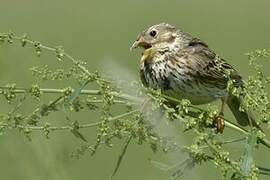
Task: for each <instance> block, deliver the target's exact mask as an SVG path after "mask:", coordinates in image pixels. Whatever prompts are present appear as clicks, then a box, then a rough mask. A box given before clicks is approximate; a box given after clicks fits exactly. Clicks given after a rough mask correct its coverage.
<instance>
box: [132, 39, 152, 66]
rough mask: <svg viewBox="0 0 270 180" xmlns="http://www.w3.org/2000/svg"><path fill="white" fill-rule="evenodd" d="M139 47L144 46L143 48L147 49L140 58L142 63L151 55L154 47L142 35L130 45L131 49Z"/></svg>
mask: <svg viewBox="0 0 270 180" xmlns="http://www.w3.org/2000/svg"><path fill="white" fill-rule="evenodd" d="M138 47H142V48H143V49H145V50H144V52H143V54H142V57H141V60H140V63H144V62H145V61H147V60H148V59H149V57H150V56H151V54H152V50H153V48H152V46H151V45H150V44H149V43H147V42H146V41H145V40H144V38H143V37H142V36H139V37H138V38H137V40H136V41H135V42H134V43H133V44H132V46H131V47H130V50H131V51H132V50H133V49H136V48H138Z"/></svg>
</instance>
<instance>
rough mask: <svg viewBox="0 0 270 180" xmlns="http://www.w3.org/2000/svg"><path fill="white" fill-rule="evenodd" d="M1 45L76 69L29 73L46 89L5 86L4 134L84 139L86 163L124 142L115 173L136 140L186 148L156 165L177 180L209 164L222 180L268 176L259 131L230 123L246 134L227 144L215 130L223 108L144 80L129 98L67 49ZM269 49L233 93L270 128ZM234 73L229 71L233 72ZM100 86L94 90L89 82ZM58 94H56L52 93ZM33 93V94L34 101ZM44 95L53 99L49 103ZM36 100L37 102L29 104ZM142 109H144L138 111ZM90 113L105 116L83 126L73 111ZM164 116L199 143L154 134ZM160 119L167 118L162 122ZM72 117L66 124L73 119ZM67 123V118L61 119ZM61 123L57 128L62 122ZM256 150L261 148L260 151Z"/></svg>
mask: <svg viewBox="0 0 270 180" xmlns="http://www.w3.org/2000/svg"><path fill="white" fill-rule="evenodd" d="M0 42H1V43H2V45H5V43H7V44H13V43H14V42H19V43H21V45H22V47H32V48H33V49H34V51H35V53H36V54H37V56H38V57H39V56H42V54H43V53H53V54H54V55H55V58H56V60H57V61H58V63H66V62H68V63H67V64H69V65H70V64H71V65H70V67H66V68H59V69H55V70H52V69H51V68H50V67H49V66H48V65H47V64H45V65H43V66H39V67H38V66H34V67H32V68H30V71H31V72H32V75H33V77H34V78H36V79H38V80H40V81H37V82H40V83H39V84H33V85H32V86H30V87H24V88H21V87H17V86H16V84H7V85H1V87H0V95H1V96H3V97H4V99H5V100H6V103H7V105H9V106H10V107H12V108H10V111H8V112H2V114H0V135H3V134H4V133H5V132H7V131H9V130H11V129H17V130H18V131H20V132H22V134H23V135H25V136H26V137H27V138H28V139H29V140H31V138H33V136H34V135H33V133H32V132H33V131H39V132H41V133H43V134H44V135H45V137H46V138H49V135H50V133H52V132H53V131H60V130H66V131H69V132H70V133H72V134H73V135H74V137H76V138H78V139H79V140H81V141H82V146H80V147H79V148H78V149H77V150H76V151H74V153H73V154H72V156H74V157H77V158H79V157H80V156H82V155H84V154H85V153H90V154H91V155H94V154H95V153H96V152H97V151H98V150H99V148H102V147H104V146H105V147H108V148H112V147H113V145H114V142H115V140H125V143H124V146H123V149H122V151H121V153H120V155H119V158H118V161H117V165H116V168H115V170H114V172H113V175H114V174H115V173H116V172H117V171H118V169H119V167H120V164H121V162H122V161H123V158H124V155H125V153H126V152H127V148H128V146H129V144H130V143H131V142H135V143H137V144H138V145H141V144H149V146H150V148H151V149H152V150H153V152H156V151H163V152H169V151H175V150H181V151H182V152H185V153H186V154H187V155H188V158H187V159H185V160H184V161H183V162H180V163H178V164H176V165H172V166H170V165H166V164H164V163H161V162H156V161H152V164H153V165H154V166H156V167H159V168H160V169H162V170H164V171H173V173H172V176H171V178H172V179H177V178H179V177H181V176H182V175H183V174H184V172H185V171H186V170H187V169H189V168H193V167H194V166H196V165H203V164H204V163H205V162H210V163H213V164H214V165H215V166H216V167H217V168H218V169H219V170H220V172H221V176H222V178H223V179H258V176H259V174H269V172H270V171H269V170H268V169H266V168H262V167H259V166H257V162H256V160H255V159H254V157H253V155H254V151H255V150H256V148H259V147H260V146H261V145H264V146H266V147H268V148H269V147H270V143H269V141H268V140H267V139H266V137H265V134H264V133H263V132H262V131H260V130H259V129H256V128H252V127H251V128H250V129H249V130H245V129H243V128H241V127H239V126H238V125H236V124H234V123H232V122H231V121H229V120H228V119H225V124H226V126H227V127H228V128H231V129H232V130H234V131H237V132H239V133H241V134H242V137H241V138H239V139H235V138H234V137H231V139H230V140H227V141H221V140H220V138H219V136H218V135H217V134H216V133H215V131H214V129H213V125H212V124H213V121H214V119H215V118H216V117H217V115H218V110H217V108H216V107H214V106H211V105H209V106H208V108H205V109H204V108H201V107H197V106H194V105H192V104H191V103H190V102H189V101H188V100H179V99H174V98H172V97H168V96H165V95H164V94H162V93H161V92H160V91H154V90H151V89H145V88H143V87H141V86H140V85H139V87H138V83H135V85H134V84H131V83H127V82H125V83H126V85H127V86H131V88H137V94H135V95H134V94H125V93H123V92H122V91H121V88H119V86H117V82H114V81H113V80H112V79H107V78H103V76H102V75H100V74H99V73H98V72H93V73H92V72H89V71H88V69H87V68H86V63H85V62H83V61H81V60H78V59H75V58H73V57H72V56H70V55H69V54H67V53H66V52H65V51H64V49H63V47H61V46H57V47H48V46H45V45H43V44H42V43H41V42H37V41H32V40H30V39H29V37H28V36H27V35H23V36H21V37H19V36H16V35H15V34H14V33H11V32H10V33H2V34H0ZM269 56H270V50H257V51H254V52H251V53H249V54H248V58H249V60H250V65H251V66H252V67H253V68H254V70H255V74H254V75H252V76H250V77H249V78H248V79H247V81H246V82H245V84H246V86H245V88H243V89H237V88H234V87H233V82H229V84H228V90H229V91H230V92H232V93H233V94H234V95H236V96H241V95H243V94H244V98H243V101H242V104H241V109H242V110H245V111H254V112H255V114H256V117H257V118H256V123H257V124H260V125H264V124H266V125H269V123H270V101H269V99H268V95H267V93H266V89H267V86H268V85H269V83H270V76H267V75H265V74H264V73H263V67H262V66H261V65H260V63H258V60H259V59H260V58H269ZM229 74H230V72H228V75H229ZM55 80H59V81H62V80H75V81H76V82H77V85H76V86H74V87H69V85H68V86H67V87H63V88H62V89H50V88H42V86H41V83H42V82H44V81H55ZM89 84H91V85H92V86H91V87H96V88H95V89H87V85H89ZM49 94H54V95H55V96H53V97H52V96H49ZM29 95H30V96H29ZM45 97H46V98H47V99H48V98H49V99H50V100H49V101H44V100H43V98H44V99H45ZM28 99H34V100H35V101H27V100H28ZM29 102H31V103H36V104H32V107H33V109H32V110H31V111H30V113H22V112H24V111H21V108H22V106H23V104H25V103H29ZM171 102H174V103H175V104H177V107H176V108H172V107H171V106H169V103H171ZM114 107H121V108H120V109H121V112H118V113H119V114H118V115H113V114H114V113H115V112H114V111H113V108H114ZM138 107H140V108H138ZM82 110H88V111H91V112H93V113H96V114H97V115H98V116H99V117H100V118H99V119H97V120H96V122H91V123H82V122H80V121H78V120H74V119H72V118H71V116H70V114H71V113H80V112H81V111H82ZM55 112H62V113H63V114H64V117H63V119H64V120H65V121H64V123H65V125H63V126H59V125H58V126H57V125H53V124H51V123H49V122H46V121H45V119H46V118H48V117H50V116H51V115H52V114H53V113H55ZM158 112H162V113H161V116H164V117H166V119H168V120H169V121H168V123H174V121H180V122H182V124H183V129H184V132H186V131H192V132H193V134H194V137H193V142H192V143H191V144H186V145H185V146H183V147H181V146H179V145H178V144H177V142H174V140H172V139H170V138H168V137H163V136H160V135H159V134H158V133H157V132H156V131H155V130H154V129H155V123H154V122H151V121H150V119H155V118H156V115H157V114H158ZM160 118H161V117H160ZM66 120H67V121H66ZM59 121H60V120H59ZM56 124H57V123H56ZM93 127H95V128H96V130H97V137H96V141H95V142H89V141H88V139H87V138H86V137H85V136H84V135H83V133H82V131H81V130H82V129H84V128H89V129H90V128H93ZM244 140H246V145H245V147H244V148H243V155H242V157H239V158H236V159H235V158H233V157H234V156H232V155H231V153H232V152H230V151H228V150H227V149H226V148H225V147H224V146H225V145H226V144H229V143H239V142H241V141H244ZM255 147H256V148H255Z"/></svg>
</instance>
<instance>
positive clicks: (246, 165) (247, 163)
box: [240, 130, 257, 176]
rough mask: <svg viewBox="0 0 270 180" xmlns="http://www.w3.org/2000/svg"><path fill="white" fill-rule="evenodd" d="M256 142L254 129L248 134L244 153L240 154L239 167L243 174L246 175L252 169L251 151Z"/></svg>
mask: <svg viewBox="0 0 270 180" xmlns="http://www.w3.org/2000/svg"><path fill="white" fill-rule="evenodd" d="M256 142H257V135H256V131H255V130H252V131H251V132H250V134H249V136H248V139H247V143H246V146H245V150H244V154H243V156H242V158H243V160H242V163H241V165H240V168H241V170H242V172H243V174H244V175H246V176H248V175H249V174H250V173H251V171H252V166H253V164H254V160H253V151H254V147H255V145H256Z"/></svg>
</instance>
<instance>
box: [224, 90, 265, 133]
mask: <svg viewBox="0 0 270 180" xmlns="http://www.w3.org/2000/svg"><path fill="white" fill-rule="evenodd" d="M240 101H241V97H240V98H239V97H236V96H234V95H230V96H229V97H228V99H227V104H228V106H229V108H230V110H231V111H232V113H233V115H234V117H235V119H236V120H237V122H238V123H239V124H240V125H241V126H247V125H251V126H255V127H257V128H259V129H261V128H260V127H259V126H258V124H257V123H256V121H255V115H254V113H253V112H245V111H240V110H239V108H240Z"/></svg>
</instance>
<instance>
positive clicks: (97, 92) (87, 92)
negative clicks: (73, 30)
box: [0, 86, 142, 103]
mask: <svg viewBox="0 0 270 180" xmlns="http://www.w3.org/2000/svg"><path fill="white" fill-rule="evenodd" d="M4 90H9V87H4V86H0V94H1V93H2V92H3V91H4ZM39 90H40V92H42V93H45V94H62V93H64V92H65V89H54V88H41V89H39ZM10 91H11V92H13V93H16V94H20V93H30V92H29V89H27V88H15V89H12V90H10ZM71 91H72V92H74V91H75V89H72V90H71ZM101 93H102V92H101V91H100V90H86V89H83V90H81V92H80V94H81V95H101ZM110 95H113V96H115V97H117V98H120V99H124V100H131V101H135V102H138V103H139V102H142V100H141V99H140V98H137V97H134V96H130V95H128V94H123V93H121V94H120V93H118V92H116V91H112V92H110Z"/></svg>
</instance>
